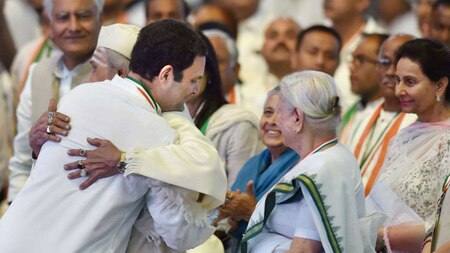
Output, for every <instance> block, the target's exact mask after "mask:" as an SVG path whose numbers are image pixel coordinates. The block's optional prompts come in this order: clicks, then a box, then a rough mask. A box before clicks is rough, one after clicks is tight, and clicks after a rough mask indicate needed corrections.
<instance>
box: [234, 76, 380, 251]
mask: <svg viewBox="0 0 450 253" xmlns="http://www.w3.org/2000/svg"><path fill="white" fill-rule="evenodd" d="M281 94H282V95H281V98H280V102H279V104H278V109H277V111H278V118H277V126H279V128H280V130H281V132H282V134H283V136H284V137H285V138H284V142H285V144H286V146H288V147H290V148H292V149H293V150H294V151H296V152H297V153H298V154H299V155H300V157H301V160H300V162H299V163H298V164H296V165H295V166H294V167H293V168H292V169H291V170H290V171H288V172H287V173H286V175H285V176H284V177H283V178H282V179H281V182H280V183H279V184H278V185H276V186H275V188H274V189H273V190H270V191H268V194H266V195H265V196H264V197H262V198H261V200H260V201H259V202H258V204H257V206H256V208H255V211H254V212H253V214H252V216H251V219H250V222H249V225H248V227H247V231H246V233H245V235H244V238H243V240H242V252H256V253H266V252H370V251H372V252H373V248H372V249H370V247H368V246H367V245H368V244H367V243H365V239H367V238H366V237H364V236H363V235H364V233H363V232H362V229H361V228H360V225H359V218H362V217H364V216H365V204H364V188H363V186H362V183H361V176H360V172H359V167H358V164H357V162H356V160H355V158H354V156H353V154H352V153H351V152H350V151H349V150H348V149H347V148H346V147H345V146H343V145H341V144H340V143H338V142H337V139H336V127H337V126H338V124H339V122H340V106H339V97H338V92H337V88H336V84H335V82H334V80H333V78H332V77H331V76H329V75H327V74H325V73H322V72H317V71H303V72H297V73H293V74H291V75H289V76H287V77H285V78H284V79H283V80H282V81H281ZM367 248H369V250H367Z"/></svg>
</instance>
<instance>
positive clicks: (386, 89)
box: [377, 35, 413, 100]
mask: <svg viewBox="0 0 450 253" xmlns="http://www.w3.org/2000/svg"><path fill="white" fill-rule="evenodd" d="M412 39H413V37H412V36H409V35H394V36H392V37H390V38H388V39H387V40H386V41H385V42H384V43H383V44H382V45H381V47H380V52H379V54H378V58H379V59H380V60H381V61H380V62H379V63H378V64H377V73H378V79H379V80H380V89H381V93H382V95H383V97H384V99H385V100H386V99H395V100H397V97H396V96H395V85H396V84H397V78H396V76H395V65H394V64H393V62H394V59H395V54H396V53H397V50H398V49H399V48H400V46H401V45H403V44H404V43H405V42H407V41H409V40H412Z"/></svg>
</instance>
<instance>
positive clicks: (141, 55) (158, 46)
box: [118, 19, 208, 82]
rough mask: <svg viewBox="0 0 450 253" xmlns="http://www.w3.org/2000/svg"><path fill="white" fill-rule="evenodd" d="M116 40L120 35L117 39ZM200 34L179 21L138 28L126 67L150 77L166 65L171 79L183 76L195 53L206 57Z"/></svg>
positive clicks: (176, 79)
mask: <svg viewBox="0 0 450 253" xmlns="http://www.w3.org/2000/svg"><path fill="white" fill-rule="evenodd" d="M118 39H120V38H118ZM207 52H208V51H207V48H206V45H205V42H204V41H203V40H202V38H201V37H200V35H199V34H198V33H196V32H195V31H194V30H193V29H192V28H190V27H189V26H187V25H186V24H184V23H182V22H178V21H175V20H169V19H167V20H161V21H157V22H154V23H152V24H149V25H147V26H145V27H144V28H142V29H141V31H140V32H139V36H138V39H137V41H136V44H135V45H134V48H133V51H132V53H131V60H130V70H131V71H133V72H135V73H137V74H139V75H140V76H142V77H144V78H145V79H148V80H152V79H153V78H154V77H155V76H157V75H158V74H159V72H160V71H161V69H162V68H163V67H164V66H166V65H171V66H172V67H173V72H174V79H175V81H177V82H179V81H181V79H183V71H184V70H185V69H187V68H189V67H190V66H191V65H192V63H193V62H194V59H195V57H197V56H206V54H207Z"/></svg>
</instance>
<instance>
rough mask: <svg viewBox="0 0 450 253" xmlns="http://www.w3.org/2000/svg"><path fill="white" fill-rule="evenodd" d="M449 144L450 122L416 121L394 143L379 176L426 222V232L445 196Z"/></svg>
mask: <svg viewBox="0 0 450 253" xmlns="http://www.w3.org/2000/svg"><path fill="white" fill-rule="evenodd" d="M449 143H450V123H449V121H448V120H447V121H445V122H437V123H423V122H416V123H414V124H412V125H410V126H409V127H406V128H404V129H402V130H401V131H400V132H399V134H397V136H395V137H394V138H393V139H392V140H391V144H390V145H389V149H388V153H387V155H386V159H385V162H384V164H383V168H382V171H381V173H380V175H379V179H378V183H381V184H383V185H384V186H386V187H388V189H389V190H390V191H392V192H393V194H395V195H396V197H398V199H399V200H400V201H403V203H404V204H406V206H408V207H409V208H411V209H412V210H413V211H414V212H415V213H416V214H417V215H418V216H419V217H420V218H421V219H423V220H424V221H425V228H426V229H428V228H430V227H431V225H432V224H433V223H434V215H435V205H436V200H438V199H439V197H440V195H441V187H442V185H443V181H444V179H445V178H446V176H447V175H449V174H450V145H449ZM370 195H371V194H369V196H370ZM386 198H389V196H386ZM384 203H385V202H384V201H383V200H381V201H380V202H379V203H377V204H378V205H380V206H382V205H384ZM389 218H390V219H395V218H396V217H389Z"/></svg>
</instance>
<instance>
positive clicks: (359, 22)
mask: <svg viewBox="0 0 450 253" xmlns="http://www.w3.org/2000/svg"><path fill="white" fill-rule="evenodd" d="M365 23H366V21H365V20H364V18H363V17H361V16H354V17H349V18H347V19H341V20H336V21H334V22H333V28H334V29H335V30H336V31H337V32H338V33H339V35H340V36H341V38H342V43H343V45H345V44H347V43H348V42H349V41H350V40H351V39H352V38H353V36H355V35H356V34H358V33H361V32H362V28H363V26H364V24H365Z"/></svg>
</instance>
